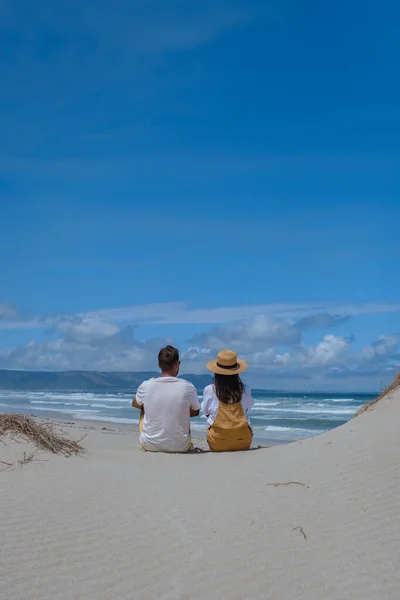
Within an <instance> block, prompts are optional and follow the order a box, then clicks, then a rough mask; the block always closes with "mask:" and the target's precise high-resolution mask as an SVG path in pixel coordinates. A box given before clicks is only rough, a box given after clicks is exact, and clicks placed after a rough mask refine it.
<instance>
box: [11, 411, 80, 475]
mask: <svg viewBox="0 0 400 600" xmlns="http://www.w3.org/2000/svg"><path fill="white" fill-rule="evenodd" d="M6 434H10V435H11V436H12V438H13V439H15V438H16V437H20V438H22V439H24V440H26V441H27V442H33V444H34V445H35V448H36V450H48V451H49V452H52V453H53V454H62V455H63V456H65V457H67V458H69V457H70V456H73V455H77V454H82V453H83V452H84V451H85V449H84V447H83V446H81V444H80V442H81V441H82V440H83V438H84V437H85V436H82V437H81V438H80V439H79V440H78V441H77V442H76V441H75V440H71V439H69V438H68V437H63V436H62V435H59V434H58V433H56V431H55V429H54V425H53V424H52V423H37V422H36V421H35V419H33V418H32V417H30V416H29V415H19V414H12V413H11V414H0V436H2V435H6ZM16 441H18V440H16ZM34 454H35V453H33V455H34ZM33 455H31V457H29V456H28V457H26V454H24V458H23V459H21V460H22V461H23V464H25V462H31V461H32V460H33ZM28 459H29V460H28ZM36 460H37V459H36ZM18 462H20V461H18Z"/></svg>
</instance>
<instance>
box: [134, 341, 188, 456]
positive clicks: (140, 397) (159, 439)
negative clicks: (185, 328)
mask: <svg viewBox="0 0 400 600" xmlns="http://www.w3.org/2000/svg"><path fill="white" fill-rule="evenodd" d="M180 364H181V363H180V360H179V352H178V350H177V349H176V348H174V347H173V346H166V347H165V348H162V349H161V350H160V352H159V354H158V366H159V367H160V369H161V377H156V378H153V379H148V380H147V381H144V382H143V383H142V384H141V385H140V386H139V388H138V390H137V392H136V396H135V398H134V399H133V400H132V406H133V407H134V408H138V409H139V410H141V411H142V417H141V419H140V424H139V429H140V438H139V439H140V443H141V444H142V447H143V449H144V450H147V451H149V452H187V451H188V450H189V449H190V447H191V437H190V417H197V415H198V414H199V410H200V405H199V401H198V398H197V392H196V388H195V387H194V385H192V384H191V383H190V382H189V381H185V380H184V379H178V377H177V375H178V373H179V366H180ZM143 411H144V415H143Z"/></svg>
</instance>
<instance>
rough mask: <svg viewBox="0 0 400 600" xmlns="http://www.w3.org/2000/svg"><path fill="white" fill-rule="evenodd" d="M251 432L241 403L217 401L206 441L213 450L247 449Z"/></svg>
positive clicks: (249, 444) (250, 440)
mask: <svg viewBox="0 0 400 600" xmlns="http://www.w3.org/2000/svg"><path fill="white" fill-rule="evenodd" d="M252 439H253V432H252V430H251V428H250V425H249V424H248V422H247V419H246V415H245V414H244V411H243V408H242V403H241V402H236V403H235V404H225V403H224V402H219V407H218V412H217V415H216V417H215V419H214V423H213V424H212V425H211V426H210V427H209V428H208V433H207V442H208V445H209V446H210V449H211V450H212V451H213V452H232V451H234V450H248V449H249V448H250V446H251V442H252Z"/></svg>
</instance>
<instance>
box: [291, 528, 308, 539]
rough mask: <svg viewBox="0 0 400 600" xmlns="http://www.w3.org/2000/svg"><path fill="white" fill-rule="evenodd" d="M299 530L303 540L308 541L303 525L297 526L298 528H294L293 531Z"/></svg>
mask: <svg viewBox="0 0 400 600" xmlns="http://www.w3.org/2000/svg"><path fill="white" fill-rule="evenodd" d="M297 529H298V530H299V531H300V533H301V535H302V536H303V538H304V539H305V540H306V539H307V536H306V534H305V533H304V529H303V528H302V526H301V525H297V527H293V529H292V531H296V530H297Z"/></svg>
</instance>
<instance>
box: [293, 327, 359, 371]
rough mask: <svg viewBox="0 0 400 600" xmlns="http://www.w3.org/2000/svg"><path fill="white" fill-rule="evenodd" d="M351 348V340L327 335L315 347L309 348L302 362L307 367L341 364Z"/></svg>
mask: <svg viewBox="0 0 400 600" xmlns="http://www.w3.org/2000/svg"><path fill="white" fill-rule="evenodd" d="M348 349H349V342H348V341H347V340H346V339H345V338H343V337H341V336H339V337H338V336H335V335H332V334H329V335H325V336H324V337H323V339H322V340H321V341H320V342H319V343H318V344H317V345H316V346H315V347H314V348H309V349H307V351H306V353H305V354H304V356H303V359H302V361H301V362H303V364H304V365H305V366H307V367H318V366H326V365H334V364H338V363H339V364H340V363H341V362H342V359H343V357H345V355H346V353H347V351H348Z"/></svg>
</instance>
